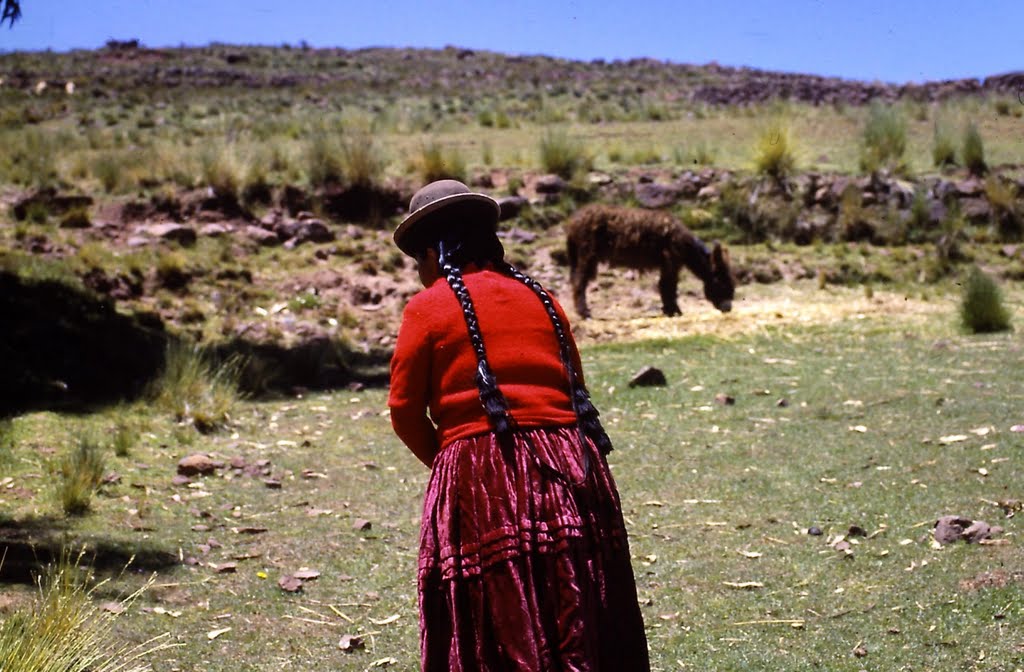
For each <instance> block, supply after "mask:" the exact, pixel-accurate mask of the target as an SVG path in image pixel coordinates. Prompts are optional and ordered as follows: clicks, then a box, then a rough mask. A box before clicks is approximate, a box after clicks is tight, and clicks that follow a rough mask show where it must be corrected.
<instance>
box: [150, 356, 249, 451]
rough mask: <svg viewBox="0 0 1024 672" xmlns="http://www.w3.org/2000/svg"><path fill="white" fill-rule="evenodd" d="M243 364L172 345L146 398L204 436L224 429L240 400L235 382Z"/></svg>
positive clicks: (235, 360) (236, 359)
mask: <svg viewBox="0 0 1024 672" xmlns="http://www.w3.org/2000/svg"><path fill="white" fill-rule="evenodd" d="M244 365H245V362H244V361H243V360H242V359H241V358H239V357H231V358H228V359H227V360H225V361H223V362H215V361H213V360H212V359H211V357H210V356H209V355H207V354H206V353H204V352H203V351H202V350H201V349H200V348H199V347H198V346H191V345H188V344H186V343H180V342H172V343H170V344H169V345H168V346H167V351H166V353H165V358H164V368H163V372H162V373H161V375H160V376H159V377H158V378H157V379H156V380H154V381H153V382H152V383H151V384H150V388H149V394H148V395H147V396H148V397H149V398H150V399H151V400H152V401H153V403H154V404H155V405H156V406H157V407H158V408H161V409H163V410H164V411H167V412H170V413H171V414H173V415H174V417H175V419H176V420H178V421H179V422H183V423H188V424H192V425H193V426H195V428H196V429H198V430H199V431H200V432H203V433H207V432H212V431H215V430H217V429H219V428H221V427H224V426H226V425H227V424H229V423H230V422H231V414H232V412H233V411H234V409H235V406H236V405H237V404H238V402H239V400H240V399H241V393H240V392H239V387H238V382H239V379H240V378H241V374H242V370H243V368H244Z"/></svg>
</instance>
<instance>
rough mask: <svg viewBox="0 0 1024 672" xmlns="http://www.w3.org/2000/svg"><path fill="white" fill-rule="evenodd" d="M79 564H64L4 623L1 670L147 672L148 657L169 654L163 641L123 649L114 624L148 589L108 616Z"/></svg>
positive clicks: (66, 556) (67, 559)
mask: <svg viewBox="0 0 1024 672" xmlns="http://www.w3.org/2000/svg"><path fill="white" fill-rule="evenodd" d="M80 561H81V554H80V555H79V556H78V558H77V559H75V558H72V557H71V553H70V552H68V551H64V552H62V554H61V559H60V561H59V562H58V563H56V564H55V565H53V566H51V567H49V568H48V569H47V571H46V572H45V573H44V575H43V576H42V577H40V578H38V579H37V587H38V595H37V597H36V599H35V600H34V602H33V603H32V604H31V605H29V606H28V607H26V608H23V609H20V610H17V611H15V612H14V613H12V614H10V615H8V616H7V617H6V618H5V619H4V620H3V621H2V622H0V670H4V672H142V671H143V670H148V669H150V667H149V665H146V664H142V662H141V661H142V659H143V658H145V657H147V656H148V655H150V654H152V653H154V652H156V651H158V650H160V649H163V648H167V645H165V644H161V643H160V642H159V640H162V639H164V637H158V638H155V639H153V640H150V641H148V642H144V643H143V644H141V645H134V646H129V645H124V646H118V645H117V644H116V643H115V641H114V623H115V620H116V619H117V618H118V617H117V616H116V615H115V613H114V612H118V613H120V612H121V611H123V610H124V609H125V608H127V607H128V606H129V605H130V604H131V602H133V601H134V600H135V599H136V598H137V597H138V595H139V594H141V592H142V591H143V590H145V588H143V589H140V590H139V591H137V592H135V593H133V594H131V595H129V596H128V597H127V598H125V599H124V600H122V601H120V602H118V603H117V604H118V605H119V607H120V608H116V609H112V610H104V609H102V608H101V607H99V606H98V605H97V604H96V603H95V602H94V600H93V599H92V592H93V591H92V590H89V589H88V588H87V587H86V585H85V581H84V578H83V577H82V576H81V570H80V569H79V567H78V563H79V562H80Z"/></svg>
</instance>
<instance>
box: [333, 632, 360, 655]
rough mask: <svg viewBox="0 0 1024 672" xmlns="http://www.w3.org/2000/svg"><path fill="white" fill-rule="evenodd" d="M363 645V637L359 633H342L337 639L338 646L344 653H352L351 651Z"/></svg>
mask: <svg viewBox="0 0 1024 672" xmlns="http://www.w3.org/2000/svg"><path fill="white" fill-rule="evenodd" d="M365 646H366V644H364V643H363V638H362V637H361V636H359V635H342V636H341V639H340V640H339V641H338V648H339V649H341V650H342V651H344V652H345V653H352V652H353V651H356V650H359V649H363V648H365Z"/></svg>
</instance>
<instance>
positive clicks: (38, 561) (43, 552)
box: [0, 515, 180, 584]
mask: <svg viewBox="0 0 1024 672" xmlns="http://www.w3.org/2000/svg"><path fill="white" fill-rule="evenodd" d="M82 548H84V551H85V552H84V554H83V556H82V564H83V566H87V567H90V568H91V569H92V570H93V571H95V572H96V573H98V574H103V575H112V574H119V573H120V572H122V571H123V570H124V569H125V568H126V567H130V568H131V569H134V570H135V571H146V572H155V571H159V570H162V569H167V568H169V567H173V566H175V565H177V564H179V562H180V560H179V558H178V556H177V554H176V553H173V552H171V551H169V550H166V549H163V548H160V547H158V546H155V545H153V544H132V543H119V542H115V541H111V540H108V539H95V538H88V539H85V538H80V537H75V536H73V535H72V533H71V532H70V531H69V530H68V527H67V525H66V523H65V522H64V521H63V520H61V519H59V518H53V517H48V516H41V517H32V518H27V519H24V520H13V519H11V518H8V517H6V516H3V515H0V558H2V564H0V583H2V584H11V583H25V584H31V583H34V582H35V580H36V577H37V576H39V574H40V572H42V571H43V570H45V568H46V567H47V566H48V565H50V564H52V563H55V562H59V561H60V559H61V557H62V553H64V552H65V551H66V550H71V551H72V552H73V555H75V556H77V552H78V550H79V549H82ZM65 555H66V554H65Z"/></svg>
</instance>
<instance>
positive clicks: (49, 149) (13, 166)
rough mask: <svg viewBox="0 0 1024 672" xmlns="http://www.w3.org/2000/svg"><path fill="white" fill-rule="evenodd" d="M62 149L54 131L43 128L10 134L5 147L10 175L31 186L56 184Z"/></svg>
mask: <svg viewBox="0 0 1024 672" xmlns="http://www.w3.org/2000/svg"><path fill="white" fill-rule="evenodd" d="M62 149H63V148H61V147H60V144H59V143H58V141H57V139H56V138H55V137H54V135H53V134H51V133H48V132H46V131H43V130H40V129H36V128H29V129H22V130H19V131H18V132H17V134H15V135H13V136H12V135H10V134H8V136H7V138H5V148H4V153H5V154H6V155H7V156H6V164H7V165H6V166H4V167H5V168H6V171H5V172H6V173H7V177H8V179H9V180H10V181H11V182H14V183H16V184H22V185H25V186H30V187H50V186H54V185H55V184H56V183H57V181H58V176H57V157H58V156H59V153H60V151H62ZM0 161H2V159H0Z"/></svg>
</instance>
